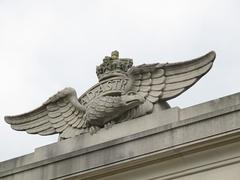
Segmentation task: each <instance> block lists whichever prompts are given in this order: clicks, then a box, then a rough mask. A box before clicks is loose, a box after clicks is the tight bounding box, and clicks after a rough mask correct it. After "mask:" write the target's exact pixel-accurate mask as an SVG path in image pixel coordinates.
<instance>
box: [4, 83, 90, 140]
mask: <svg viewBox="0 0 240 180" xmlns="http://www.w3.org/2000/svg"><path fill="white" fill-rule="evenodd" d="M84 114H85V107H84V106H82V105H81V104H80V103H79V102H78V98H77V94H76V91H75V90H74V89H73V88H65V89H63V90H62V91H60V92H58V93H57V94H55V95H54V96H52V97H51V98H49V99H48V100H47V101H46V102H45V103H44V104H43V105H42V106H41V107H39V108H37V109H35V110H33V111H31V112H28V113H25V114H22V115H17V116H6V117H5V121H6V122H7V123H9V124H10V125H11V127H12V128H13V129H15V130H18V131H26V132H27V133H29V134H39V135H43V136H44V135H51V134H57V133H59V134H60V137H61V138H63V139H65V138H69V137H73V136H76V135H79V134H81V133H83V131H84V126H85V123H86V122H85V120H84V118H83V116H84Z"/></svg>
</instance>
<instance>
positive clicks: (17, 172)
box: [0, 93, 240, 180]
mask: <svg viewBox="0 0 240 180" xmlns="http://www.w3.org/2000/svg"><path fill="white" fill-rule="evenodd" d="M239 139H240V93H237V94H233V95H230V96H226V97H223V98H220V99H216V100H212V101H209V102H206V103H202V104H199V105H195V106H192V107H188V108H184V109H180V108H178V107H175V108H170V109H165V110H163V109H162V107H161V106H159V105H158V104H156V105H155V106H154V110H153V113H151V114H149V115H145V116H142V117H140V118H138V119H134V120H131V121H125V122H122V123H119V124H116V125H115V126H113V127H112V128H110V129H101V130H99V132H98V133H97V134H94V135H90V134H82V135H80V136H77V137H74V138H71V139H67V140H64V141H60V142H57V143H54V144H50V145H47V146H44V147H40V148H37V149H35V151H34V152H33V153H31V154H28V155H25V156H22V157H18V158H15V159H11V160H8V161H5V162H1V163H0V179H4V180H19V179H21V180H32V179H34V180H38V179H39V180H42V179H44V180H45V179H75V180H77V179H105V180H108V179H109V180H110V179H114V180H118V179H119V180H120V179H138V180H141V179H144V180H146V179H149V180H150V179H158V180H167V179H181V180H190V179H191V180H192V179H194V180H198V179H199V180H200V179H218V180H225V179H231V180H239V177H240V176H239V175H240V174H239V169H240V159H239V157H240V142H239Z"/></svg>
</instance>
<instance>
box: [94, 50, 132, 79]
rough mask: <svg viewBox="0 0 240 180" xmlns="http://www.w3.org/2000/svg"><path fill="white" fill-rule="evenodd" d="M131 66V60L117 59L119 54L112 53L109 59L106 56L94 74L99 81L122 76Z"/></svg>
mask: <svg viewBox="0 0 240 180" xmlns="http://www.w3.org/2000/svg"><path fill="white" fill-rule="evenodd" d="M132 65H133V60H132V59H128V58H119V52H118V51H113V52H112V54H111V57H109V56H106V57H105V58H104V59H103V63H102V64H101V65H99V66H97V69H96V73H97V76H98V79H99V81H101V80H104V79H107V78H110V77H117V76H124V75H126V74H127V71H128V70H129V69H130V68H131V67H132Z"/></svg>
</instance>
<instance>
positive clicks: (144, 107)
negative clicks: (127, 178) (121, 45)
mask: <svg viewBox="0 0 240 180" xmlns="http://www.w3.org/2000/svg"><path fill="white" fill-rule="evenodd" d="M214 59H215V53H214V52H209V53H208V54H206V55H204V56H202V57H200V58H197V59H194V60H190V61H185V62H180V63H166V64H159V63H156V64H143V65H140V66H133V61H132V59H128V58H119V53H118V52H117V51H114V52H112V55H111V57H108V56H106V57H105V58H104V59H103V63H102V64H101V65H100V66H98V67H97V76H98V78H99V83H98V84H96V85H95V86H93V87H92V88H90V89H89V90H88V91H87V92H86V93H84V94H83V95H82V96H81V97H80V98H78V97H77V94H76V91H75V90H74V89H73V88H65V89H63V90H62V91H60V92H58V93H57V94H56V95H54V96H52V97H51V98H49V99H48V100H47V101H46V102H45V103H44V104H43V105H42V106H41V107H39V108H37V109H35V110H33V111H31V112H28V113H25V114H22V115H17V116H6V117H5V121H6V122H7V123H9V124H11V127H12V128H13V129H15V130H18V131H26V132H27V133H30V134H39V135H51V134H56V133H59V136H60V140H62V139H68V138H72V137H74V136H77V135H80V134H83V133H88V132H90V133H91V134H94V133H96V132H97V131H98V130H99V129H100V128H103V127H105V128H109V127H111V126H112V125H113V124H115V123H120V122H123V121H127V120H130V119H134V118H137V117H140V116H144V115H146V114H149V113H152V112H153V109H154V107H155V106H157V105H158V107H161V108H162V109H164V108H165V109H166V108H169V107H170V106H168V104H167V102H166V101H167V100H169V99H172V98H175V97H176V96H178V95H180V94H181V93H183V92H184V91H186V90H187V89H188V88H190V87H191V86H192V85H194V84H195V83H196V82H197V81H198V80H199V79H200V78H201V77H202V76H203V75H204V74H206V73H207V72H208V71H209V70H210V69H211V67H212V64H213V61H214Z"/></svg>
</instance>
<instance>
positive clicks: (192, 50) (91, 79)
mask: <svg viewBox="0 0 240 180" xmlns="http://www.w3.org/2000/svg"><path fill="white" fill-rule="evenodd" d="M239 22H240V1H239V0H198V1H197V0H195V1H194V0H167V1H163V0H91V1H90V0H81V1H79V0H39V1H37V0H0V83H1V88H0V137H1V138H0V139H1V140H0V144H1V145H0V147H1V148H0V161H3V160H6V159H10V158H14V157H17V156H20V155H23V154H27V153H30V152H33V151H34V148H36V147H39V146H43V145H46V144H50V143H53V142H55V141H57V136H47V137H42V136H38V135H29V134H27V133H25V132H17V131H14V130H12V129H11V128H10V126H9V125H8V124H7V123H5V122H4V120H3V117H4V115H15V114H19V113H24V112H27V111H29V110H32V109H34V108H36V107H38V106H40V105H41V104H42V103H43V102H44V101H45V100H46V99H47V98H48V97H49V96H51V95H53V94H55V93H56V92H57V91H59V90H61V89H63V88H64V87H66V86H70V87H73V88H75V89H76V90H77V92H78V95H81V94H82V93H84V92H85V91H86V90H87V89H88V88H90V87H91V86H92V85H94V84H95V83H96V82H97V77H96V74H95V68H96V65H98V64H100V63H101V62H102V59H103V57H104V56H106V55H110V53H111V51H112V50H119V51H120V56H121V57H128V58H133V59H134V64H135V65H139V64H143V63H153V62H161V63H165V62H177V61H183V60H190V59H192V58H196V57H198V56H201V55H204V54H205V53H207V52H208V51H210V50H215V51H216V53H217V58H216V61H215V64H214V66H213V69H212V70H211V71H210V72H209V74H208V75H207V76H205V77H204V78H203V79H201V80H200V81H199V82H198V83H197V84H196V85H195V86H194V87H192V88H191V89H189V90H188V91H187V92H186V93H184V94H183V95H181V96H179V97H178V98H177V99H175V100H172V101H170V104H171V105H172V106H179V107H182V108H183V107H187V106H192V105H194V104H198V103H201V102H205V101H209V100H212V99H215V98H219V97H222V96H226V95H229V94H233V93H236V92H239V91H240V71H239V66H240V53H239V49H240V23H239Z"/></svg>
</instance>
